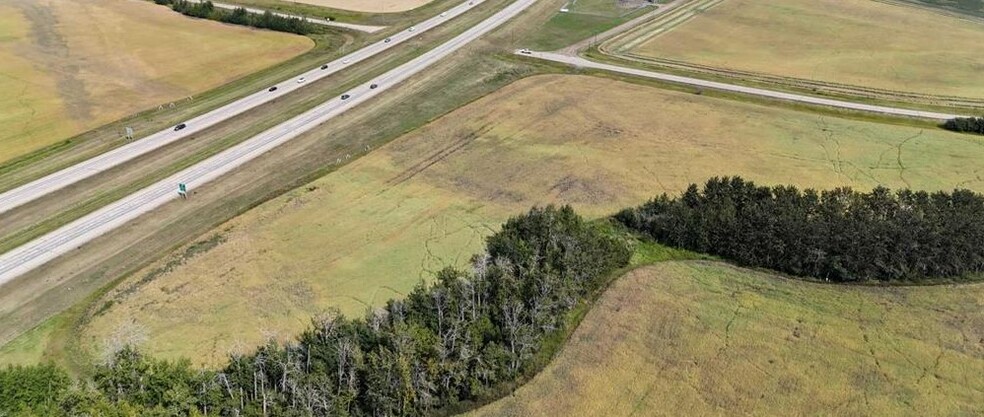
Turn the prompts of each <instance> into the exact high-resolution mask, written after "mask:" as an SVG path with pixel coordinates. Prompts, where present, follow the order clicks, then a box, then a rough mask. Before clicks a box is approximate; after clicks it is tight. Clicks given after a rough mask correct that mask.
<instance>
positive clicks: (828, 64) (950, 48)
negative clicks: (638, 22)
mask: <svg viewBox="0 0 984 417" xmlns="http://www.w3.org/2000/svg"><path fill="white" fill-rule="evenodd" d="M982 44H984V23H981V22H979V21H972V20H962V19H958V18H955V17H951V16H947V15H944V14H941V13H937V12H933V11H929V10H925V9H920V8H916V7H910V6H900V5H894V4H890V3H888V2H882V1H871V0H782V1H774V0H724V2H723V3H722V4H720V5H718V6H716V7H714V8H711V9H710V10H708V11H706V12H704V13H701V14H700V16H698V17H696V18H694V19H692V20H690V21H689V22H687V23H685V24H683V25H681V26H680V27H677V28H675V29H673V30H671V31H669V32H667V33H664V34H662V35H659V36H656V37H654V38H653V39H651V40H648V41H646V42H644V43H642V44H641V45H639V46H638V47H636V48H635V49H634V50H632V53H634V54H638V55H644V56H650V57H656V58H664V59H671V60H678V61H685V62H689V63H694V64H699V65H706V66H711V67H717V68H725V69H729V70H739V71H751V72H757V73H763V74H770V75H777V76H785V77H793V78H798V79H809V80H818V81H823V82H828V83H836V84H848V85H853V86H861V87H873V88H878V89H883V90H891V91H904V92H916V93H923V94H932V95H939V96H948V97H970V98H984V83H981V80H982V79H984V78H982V76H981V74H982V71H984V54H981V53H980V52H981V45H982Z"/></svg>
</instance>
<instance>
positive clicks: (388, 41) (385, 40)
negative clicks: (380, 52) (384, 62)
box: [383, 38, 392, 43]
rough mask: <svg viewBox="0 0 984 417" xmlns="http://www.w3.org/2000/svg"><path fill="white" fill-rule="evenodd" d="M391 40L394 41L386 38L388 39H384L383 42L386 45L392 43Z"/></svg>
mask: <svg viewBox="0 0 984 417" xmlns="http://www.w3.org/2000/svg"><path fill="white" fill-rule="evenodd" d="M391 40H392V39H390V38H386V39H383V42H384V43H390V41H391Z"/></svg>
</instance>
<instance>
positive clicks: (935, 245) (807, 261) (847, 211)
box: [615, 177, 984, 282]
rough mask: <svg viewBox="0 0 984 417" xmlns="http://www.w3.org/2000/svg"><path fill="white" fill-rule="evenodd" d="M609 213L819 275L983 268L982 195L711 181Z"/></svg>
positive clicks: (698, 245) (929, 273) (702, 244)
mask: <svg viewBox="0 0 984 417" xmlns="http://www.w3.org/2000/svg"><path fill="white" fill-rule="evenodd" d="M615 218H616V219H617V220H618V221H619V222H621V223H622V224H624V225H625V226H627V227H629V228H630V229H633V230H636V231H639V232H641V233H643V234H645V235H648V236H650V237H652V238H653V239H655V240H656V241H658V242H660V243H663V244H666V245H670V246H675V247H679V248H685V249H689V250H692V251H696V252H701V253H706V254H711V255H716V256H720V257H722V258H724V259H727V260H730V261H733V262H736V263H738V264H739V265H744V266H753V267H762V268H768V269H772V270H776V271H781V272H785V273H789V274H793V275H799V276H807V277H813V278H818V279H824V280H831V281H839V282H847V281H869V280H875V281H910V282H913V281H920V280H925V279H929V278H957V279H959V278H962V277H968V276H970V275H972V274H979V273H981V272H984V244H982V243H984V196H982V195H981V194H977V193H974V192H971V191H968V190H955V191H953V192H950V193H947V192H934V193H927V192H923V191H918V192H916V191H911V190H907V189H903V190H898V191H896V192H894V193H893V192H891V191H890V190H888V189H887V188H884V187H878V188H875V189H874V190H873V191H871V192H867V193H864V192H858V191H854V190H851V189H849V188H838V189H834V190H828V191H822V192H817V191H815V190H812V189H807V190H804V191H800V190H798V189H797V188H796V187H792V186H777V187H763V186H756V185H755V184H754V183H753V182H751V181H745V180H743V179H742V178H740V177H731V178H728V177H724V178H713V179H711V180H709V181H707V183H706V184H705V185H704V187H703V189H702V190H700V189H698V187H697V185H696V184H692V185H690V187H689V188H688V189H687V191H686V192H684V193H683V195H681V196H679V197H676V198H670V197H668V196H667V195H665V194H663V195H662V196H660V197H658V198H656V199H653V200H651V201H649V202H648V203H646V204H644V205H642V206H640V207H637V208H630V209H626V210H623V211H621V212H620V213H618V214H617V215H616V216H615Z"/></svg>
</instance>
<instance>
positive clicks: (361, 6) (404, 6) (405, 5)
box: [293, 0, 433, 13]
mask: <svg viewBox="0 0 984 417" xmlns="http://www.w3.org/2000/svg"><path fill="white" fill-rule="evenodd" d="M293 1H294V2H296V3H304V4H313V5H315V6H322V7H330V8H332V9H341V10H351V11H355V12H366V13H398V12H405V11H407V10H412V9H416V8H418V7H421V6H424V5H426V4H427V3H430V2H431V1H433V0H373V1H366V0H293Z"/></svg>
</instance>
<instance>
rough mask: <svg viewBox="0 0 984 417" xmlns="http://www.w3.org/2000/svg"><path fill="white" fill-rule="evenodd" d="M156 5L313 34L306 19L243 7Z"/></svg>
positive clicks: (170, 1) (165, 1)
mask: <svg viewBox="0 0 984 417" xmlns="http://www.w3.org/2000/svg"><path fill="white" fill-rule="evenodd" d="M154 3H157V4H160V5H166V6H170V7H171V9H173V10H174V11H176V12H178V13H181V14H184V15H186V16H192V17H197V18H201V19H210V20H217V21H220V22H224V23H231V24H235V25H243V26H252V27H255V28H260V29H270V30H276V31H280V32H289V33H296V34H299V35H306V34H308V33H311V32H312V27H311V24H310V23H308V22H306V21H304V19H300V18H296V17H285V16H279V15H276V14H273V13H271V12H269V11H267V12H265V13H263V14H258V13H251V12H249V11H247V10H246V9H245V8H242V7H238V8H236V9H234V10H226V9H220V8H217V7H215V5H214V4H212V2H211V1H203V2H190V1H187V0H154Z"/></svg>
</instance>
